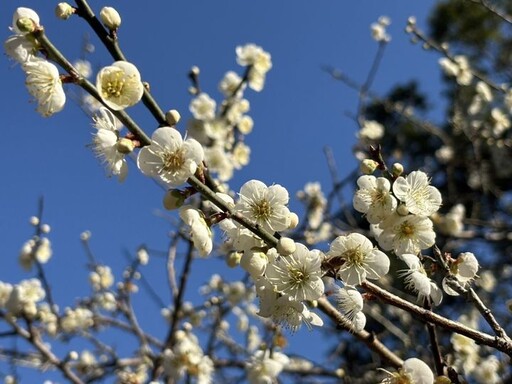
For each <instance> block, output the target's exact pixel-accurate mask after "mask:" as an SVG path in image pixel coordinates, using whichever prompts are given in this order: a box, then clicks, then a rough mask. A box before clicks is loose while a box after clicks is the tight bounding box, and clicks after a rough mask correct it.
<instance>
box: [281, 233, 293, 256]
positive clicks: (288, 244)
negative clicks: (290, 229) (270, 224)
mask: <svg viewBox="0 0 512 384" xmlns="http://www.w3.org/2000/svg"><path fill="white" fill-rule="evenodd" d="M276 249H277V252H278V253H279V254H280V255H281V256H289V255H291V254H292V253H293V252H295V249H296V246H295V241H293V239H290V238H289V237H281V238H280V239H279V242H278V243H277V247H276Z"/></svg>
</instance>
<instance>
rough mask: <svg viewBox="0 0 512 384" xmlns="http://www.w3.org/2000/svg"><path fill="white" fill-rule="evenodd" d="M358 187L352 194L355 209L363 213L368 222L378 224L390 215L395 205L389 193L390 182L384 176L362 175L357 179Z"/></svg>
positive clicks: (395, 202) (394, 200)
mask: <svg viewBox="0 0 512 384" xmlns="http://www.w3.org/2000/svg"><path fill="white" fill-rule="evenodd" d="M357 186H358V187H359V189H358V190H357V191H356V193H355V194H354V198H353V204H354V208H355V210H356V211H358V212H361V213H364V214H365V215H366V219H367V220H368V222H369V223H370V224H378V223H380V222H381V221H382V220H384V219H385V218H386V217H388V216H389V215H391V214H392V213H393V212H394V211H395V209H396V206H397V201H396V198H395V197H394V196H393V195H392V194H391V191H390V189H391V183H390V182H389V180H388V179H386V178H384V177H378V178H377V177H375V176H372V175H363V176H361V177H359V178H358V179H357Z"/></svg>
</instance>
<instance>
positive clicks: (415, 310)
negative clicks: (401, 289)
mask: <svg viewBox="0 0 512 384" xmlns="http://www.w3.org/2000/svg"><path fill="white" fill-rule="evenodd" d="M361 286H362V287H363V288H364V289H365V290H366V291H368V292H370V293H371V294H373V295H374V296H376V297H378V298H379V299H381V300H382V301H384V302H386V303H388V304H391V305H393V306H395V307H397V308H401V309H403V310H405V311H407V312H409V313H411V314H414V315H416V316H417V317H418V318H419V319H420V320H421V321H422V322H424V323H427V322H430V323H433V324H436V325H438V326H440V327H441V328H444V329H446V330H448V331H451V332H455V333H460V334H461V335H464V336H467V337H469V338H470V339H473V340H475V341H476V342H477V343H478V344H484V345H487V346H489V347H492V348H495V349H497V350H499V351H501V352H504V353H505V354H507V355H509V356H512V342H511V340H510V339H507V338H503V337H496V336H491V335H488V334H487V333H484V332H480V331H477V330H474V329H472V328H469V327H467V326H465V325H463V324H461V323H459V322H456V321H453V320H449V319H447V318H446V317H443V316H441V315H438V314H437V313H434V312H432V311H429V310H427V309H425V308H421V307H419V306H417V305H415V304H412V303H410V302H408V301H407V300H404V299H402V298H400V297H398V296H395V295H393V294H392V293H390V292H388V291H386V290H385V289H382V288H380V287H379V286H377V285H375V284H373V283H370V282H368V281H365V282H363V283H362V284H361Z"/></svg>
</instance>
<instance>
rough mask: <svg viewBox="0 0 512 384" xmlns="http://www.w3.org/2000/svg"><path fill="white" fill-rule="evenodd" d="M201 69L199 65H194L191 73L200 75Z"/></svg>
mask: <svg viewBox="0 0 512 384" xmlns="http://www.w3.org/2000/svg"><path fill="white" fill-rule="evenodd" d="M200 72H201V71H200V70H199V67H198V66H197V65H194V66H193V67H192V68H190V74H191V75H193V76H199V73H200Z"/></svg>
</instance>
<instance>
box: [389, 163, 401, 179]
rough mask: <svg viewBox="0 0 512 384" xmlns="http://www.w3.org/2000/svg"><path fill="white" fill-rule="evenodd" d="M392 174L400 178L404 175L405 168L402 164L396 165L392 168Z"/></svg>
mask: <svg viewBox="0 0 512 384" xmlns="http://www.w3.org/2000/svg"><path fill="white" fill-rule="evenodd" d="M391 173H392V174H393V176H394V177H398V176H400V175H401V174H402V173H404V166H403V165H402V164H400V163H394V164H393V166H392V168H391Z"/></svg>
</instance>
